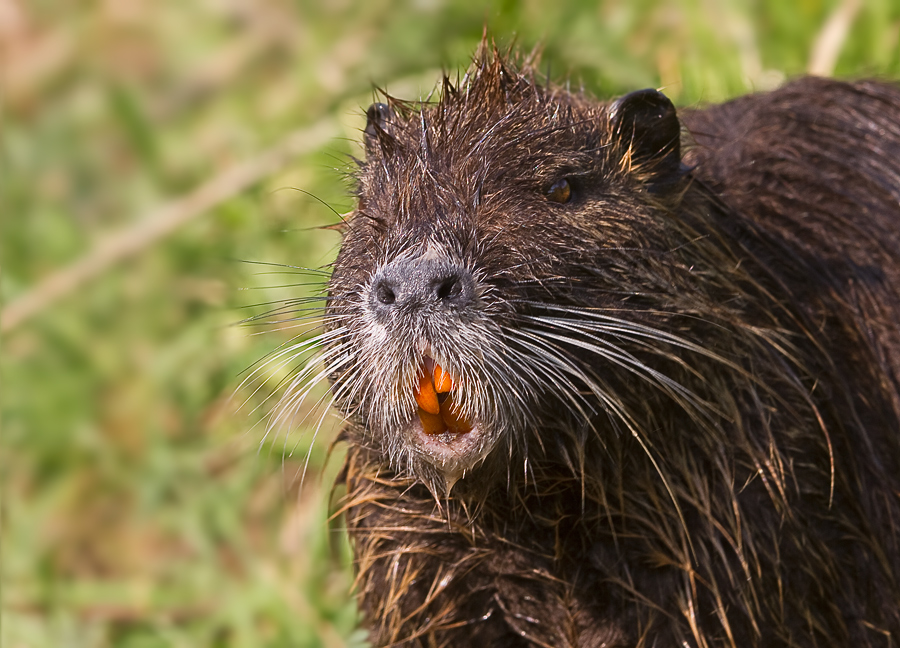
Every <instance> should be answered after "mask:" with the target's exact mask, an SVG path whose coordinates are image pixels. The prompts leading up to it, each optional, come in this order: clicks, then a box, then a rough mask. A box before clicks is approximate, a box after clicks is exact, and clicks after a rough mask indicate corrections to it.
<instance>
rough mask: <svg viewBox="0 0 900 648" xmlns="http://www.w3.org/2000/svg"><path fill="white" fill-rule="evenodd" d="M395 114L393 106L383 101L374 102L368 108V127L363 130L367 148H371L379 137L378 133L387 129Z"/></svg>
mask: <svg viewBox="0 0 900 648" xmlns="http://www.w3.org/2000/svg"><path fill="white" fill-rule="evenodd" d="M393 116H394V113H393V111H391V107H390V106H388V105H387V104H383V103H373V104H372V105H371V106H369V108H368V110H366V129H365V130H364V131H363V133H364V134H365V140H366V149H367V150H368V149H371V147H372V146H373V145H374V144H375V142H376V140H377V139H378V135H379V134H381V133H384V132H385V131H386V130H387V125H388V122H389V121H390V120H391V118H392V117H393Z"/></svg>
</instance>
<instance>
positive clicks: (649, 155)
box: [609, 89, 681, 182]
mask: <svg viewBox="0 0 900 648" xmlns="http://www.w3.org/2000/svg"><path fill="white" fill-rule="evenodd" d="M609 118H610V122H611V123H612V127H613V132H614V133H615V134H616V137H617V139H618V140H619V141H620V142H621V144H622V146H623V147H630V149H631V158H632V162H633V164H634V165H640V166H643V167H645V168H647V170H648V171H649V173H650V176H651V177H652V178H658V179H659V180H661V181H663V182H665V181H666V179H671V176H672V175H673V174H674V175H678V171H679V169H680V167H681V124H679V123H678V115H677V114H676V112H675V106H673V105H672V102H671V101H669V98H668V97H666V95H664V94H663V93H661V92H659V91H658V90H653V89H647V90H638V91H637V92H632V93H630V94H627V95H625V96H624V97H621V98H620V99H617V100H616V101H614V102H613V103H612V105H610V107H609Z"/></svg>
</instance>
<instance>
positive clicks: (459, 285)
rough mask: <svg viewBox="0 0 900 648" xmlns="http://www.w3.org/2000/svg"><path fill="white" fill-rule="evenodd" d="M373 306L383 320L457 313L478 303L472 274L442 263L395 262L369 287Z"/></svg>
mask: <svg viewBox="0 0 900 648" xmlns="http://www.w3.org/2000/svg"><path fill="white" fill-rule="evenodd" d="M369 298H370V304H371V307H372V309H373V311H374V312H375V313H376V314H377V315H378V316H380V317H384V318H389V317H391V316H394V315H396V314H399V313H403V314H415V313H418V312H420V311H458V312H462V311H464V310H466V309H467V308H469V307H471V306H472V304H473V303H474V300H475V280H474V278H473V276H472V272H471V271H470V270H469V269H468V268H466V267H464V266H462V265H460V264H458V263H453V262H450V261H445V260H441V259H429V258H424V257H418V258H414V259H396V260H394V261H392V262H391V263H389V264H387V265H386V266H384V267H382V268H381V270H379V271H378V272H377V273H376V274H375V276H374V277H373V278H372V282H371V284H370V295H369Z"/></svg>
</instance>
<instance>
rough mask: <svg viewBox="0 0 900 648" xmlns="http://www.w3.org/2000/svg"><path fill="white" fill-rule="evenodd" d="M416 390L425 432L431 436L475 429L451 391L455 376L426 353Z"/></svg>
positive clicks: (442, 435)
mask: <svg viewBox="0 0 900 648" xmlns="http://www.w3.org/2000/svg"><path fill="white" fill-rule="evenodd" d="M420 374H421V375H420V376H419V384H418V386H417V387H416V389H415V393H414V396H415V399H416V403H417V404H418V406H419V408H418V415H419V420H420V421H421V423H422V431H423V432H424V433H425V434H427V435H430V436H441V437H446V436H450V437H451V438H452V437H455V436H458V435H460V434H466V433H468V432H470V431H471V430H472V423H471V421H468V420H467V419H466V418H465V417H463V416H462V415H461V413H460V412H459V409H458V407H457V406H456V403H455V402H454V399H453V394H452V393H451V392H452V390H453V386H454V380H453V376H451V375H450V373H449V372H447V371H444V369H443V368H442V367H441V365H439V364H438V363H437V362H435V361H434V359H433V358H430V357H428V356H425V357H424V358H423V360H422V367H421V368H420Z"/></svg>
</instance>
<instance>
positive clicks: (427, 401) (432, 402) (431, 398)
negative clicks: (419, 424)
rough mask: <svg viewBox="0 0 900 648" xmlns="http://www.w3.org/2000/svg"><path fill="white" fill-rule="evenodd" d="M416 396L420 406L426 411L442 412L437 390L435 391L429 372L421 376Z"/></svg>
mask: <svg viewBox="0 0 900 648" xmlns="http://www.w3.org/2000/svg"><path fill="white" fill-rule="evenodd" d="M414 396H415V398H416V402H417V403H418V404H419V407H421V408H422V409H423V410H424V411H426V412H428V413H429V414H434V415H437V414H440V413H441V405H440V403H438V397H437V392H435V391H434V385H433V384H432V383H431V376H430V375H429V374H428V373H425V374H423V375H421V376H419V388H418V389H417V390H416V392H415V394H414Z"/></svg>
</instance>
